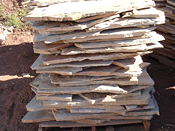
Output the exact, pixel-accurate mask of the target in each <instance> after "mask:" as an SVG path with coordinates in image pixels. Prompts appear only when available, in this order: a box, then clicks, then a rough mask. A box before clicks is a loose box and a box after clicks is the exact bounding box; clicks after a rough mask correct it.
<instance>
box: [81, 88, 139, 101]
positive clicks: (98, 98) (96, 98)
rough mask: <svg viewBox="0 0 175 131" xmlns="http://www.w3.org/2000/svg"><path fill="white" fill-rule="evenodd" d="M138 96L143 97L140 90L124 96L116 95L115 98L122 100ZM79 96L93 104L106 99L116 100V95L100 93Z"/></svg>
mask: <svg viewBox="0 0 175 131" xmlns="http://www.w3.org/2000/svg"><path fill="white" fill-rule="evenodd" d="M138 95H141V91H139V90H138V91H135V92H132V93H127V94H124V95H115V98H122V97H125V98H126V97H132V96H138ZM79 96H80V97H82V98H84V99H85V100H87V101H88V102H89V103H91V104H95V103H98V102H102V101H103V100H105V99H108V100H109V99H111V100H113V98H114V95H110V94H104V93H103V94H102V93H100V94H99V93H85V94H79ZM111 96H112V97H111ZM116 96H117V97H116Z"/></svg>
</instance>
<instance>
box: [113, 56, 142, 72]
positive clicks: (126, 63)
mask: <svg viewBox="0 0 175 131" xmlns="http://www.w3.org/2000/svg"><path fill="white" fill-rule="evenodd" d="M141 63H143V60H142V58H141V56H139V55H138V56H135V57H134V58H129V59H123V60H121V59H120V60H115V61H114V62H113V64H115V65H118V66H120V67H123V68H125V69H130V71H131V70H133V69H132V68H134V67H136V68H137V67H139V65H140V64H141ZM137 71H138V70H137Z"/></svg>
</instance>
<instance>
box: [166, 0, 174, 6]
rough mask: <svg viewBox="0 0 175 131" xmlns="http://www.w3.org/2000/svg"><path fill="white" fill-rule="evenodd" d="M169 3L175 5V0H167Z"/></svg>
mask: <svg viewBox="0 0 175 131" xmlns="http://www.w3.org/2000/svg"><path fill="white" fill-rule="evenodd" d="M167 3H168V4H170V5H173V6H175V1H173V0H167Z"/></svg>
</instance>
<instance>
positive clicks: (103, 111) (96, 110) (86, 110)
mask: <svg viewBox="0 0 175 131" xmlns="http://www.w3.org/2000/svg"><path fill="white" fill-rule="evenodd" d="M70 112H71V113H76V114H78V113H82V114H88V113H91V114H96V113H117V112H118V113H119V114H122V113H123V115H125V111H122V110H115V109H107V110H105V109H94V108H82V109H70Z"/></svg>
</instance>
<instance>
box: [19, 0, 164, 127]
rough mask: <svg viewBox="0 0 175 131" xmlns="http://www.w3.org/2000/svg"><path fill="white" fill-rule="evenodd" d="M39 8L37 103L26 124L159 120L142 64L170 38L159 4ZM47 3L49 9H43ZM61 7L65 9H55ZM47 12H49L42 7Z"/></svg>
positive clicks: (145, 0)
mask: <svg viewBox="0 0 175 131" xmlns="http://www.w3.org/2000/svg"><path fill="white" fill-rule="evenodd" d="M60 1H61V0H57V1H54V2H53V3H52V1H38V0H37V1H36V0H34V1H32V2H29V3H30V6H31V5H32V4H31V3H33V6H34V7H32V8H34V9H33V10H32V11H31V12H29V13H28V15H27V16H26V18H25V19H26V20H28V21H31V23H32V24H33V28H34V29H35V32H36V33H35V38H34V47H33V48H34V52H35V53H39V54H40V56H39V57H38V58H37V60H36V61H35V62H34V64H33V65H32V66H31V68H32V69H33V70H36V72H37V73H41V74H40V75H38V77H36V78H35V80H34V81H33V82H32V83H31V86H32V90H33V91H34V92H35V93H36V96H35V97H34V98H33V99H32V101H31V102H30V103H28V104H27V110H28V111H29V112H28V113H27V114H26V115H25V116H24V118H23V119H22V121H23V122H27V123H30V122H41V123H40V126H41V127H56V126H59V127H68V126H71V127H73V126H88V125H94V124H96V125H107V124H108V125H110V124H111V125H112V124H116V123H118V124H128V123H129V124H131V123H139V122H142V121H143V120H150V119H151V118H152V116H153V115H154V114H159V111H158V106H157V103H156V101H155V99H154V97H153V95H152V92H153V90H154V87H153V85H154V81H153V80H152V79H151V78H150V76H149V75H148V73H147V71H146V67H147V66H148V65H149V63H145V62H143V61H142V58H141V56H142V55H145V54H149V53H151V52H152V50H153V49H154V48H161V47H162V45H161V44H160V43H159V42H158V41H161V40H164V38H163V37H162V36H161V35H159V34H157V33H156V32H154V31H153V30H154V29H155V27H154V26H155V25H156V24H162V23H164V20H165V18H164V13H163V12H162V11H158V10H156V9H155V8H153V6H154V5H155V3H154V2H153V1H152V0H123V1H116V0H101V1H78V0H76V1H77V2H70V0H69V1H68V0H67V1H66V0H62V1H61V2H63V3H59V2H60ZM42 2H43V4H42ZM55 3H59V4H55ZM40 6H44V7H40Z"/></svg>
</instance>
